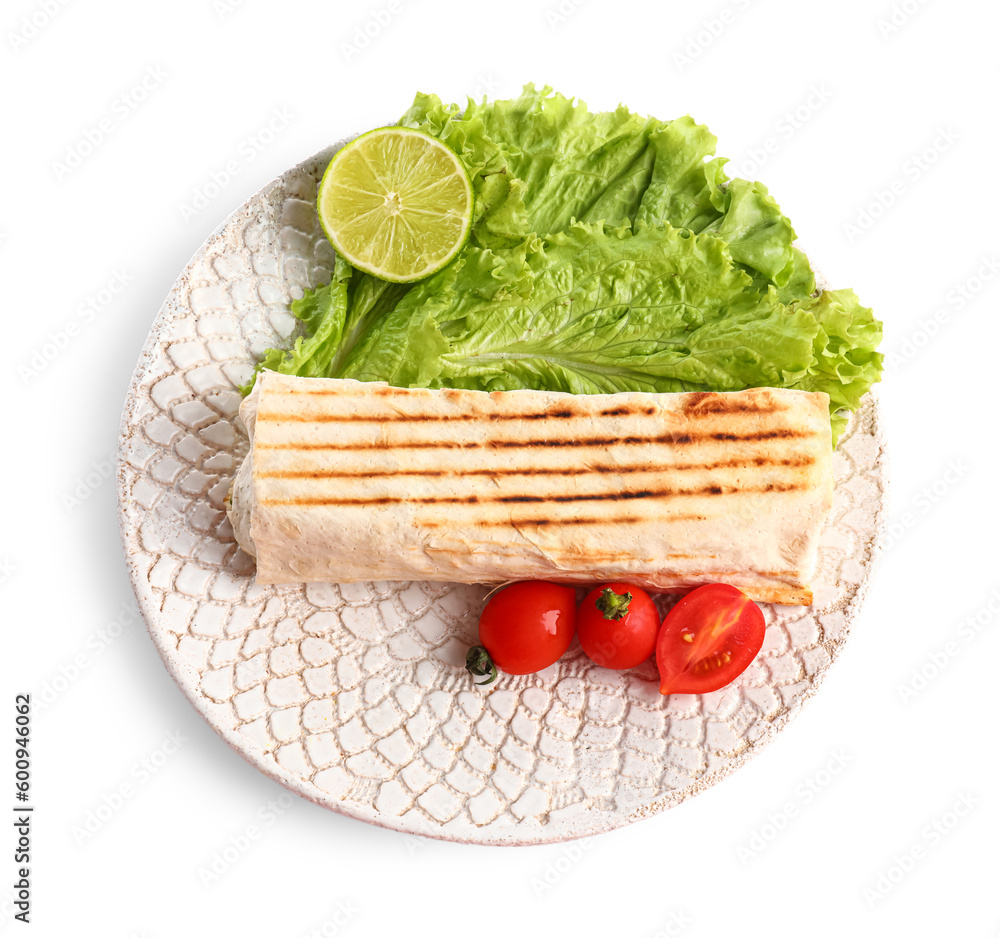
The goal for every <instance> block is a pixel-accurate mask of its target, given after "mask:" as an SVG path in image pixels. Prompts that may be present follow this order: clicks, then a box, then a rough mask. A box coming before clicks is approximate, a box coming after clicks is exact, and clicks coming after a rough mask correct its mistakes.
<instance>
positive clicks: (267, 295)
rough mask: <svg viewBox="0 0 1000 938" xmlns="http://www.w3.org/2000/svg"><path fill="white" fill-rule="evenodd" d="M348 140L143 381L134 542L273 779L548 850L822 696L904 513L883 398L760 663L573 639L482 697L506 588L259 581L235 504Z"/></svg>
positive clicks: (624, 820)
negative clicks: (259, 364) (733, 670)
mask: <svg viewBox="0 0 1000 938" xmlns="http://www.w3.org/2000/svg"><path fill="white" fill-rule="evenodd" d="M343 142H346V141H341V144H342V143H343ZM341 144H338V145H335V146H333V147H331V148H329V149H327V150H325V151H323V152H322V153H319V154H317V155H316V156H315V157H313V158H312V159H309V160H306V161H305V162H303V163H301V164H300V165H298V166H296V167H294V168H293V169H291V170H289V171H288V172H286V173H284V174H283V175H282V176H280V177H279V178H278V179H276V180H275V181H274V182H273V183H271V184H270V185H268V186H266V187H265V188H264V189H262V190H261V191H260V192H258V193H257V194H256V195H254V196H253V197H252V198H250V199H249V200H248V201H247V202H246V203H245V204H244V205H243V206H242V207H241V208H240V209H239V210H237V211H236V212H235V213H234V214H233V215H232V216H231V217H230V218H229V219H228V220H227V221H226V222H225V223H224V224H223V225H221V226H220V227H219V228H218V229H217V230H216V231H215V232H214V233H213V234H212V235H211V236H210V237H209V239H208V240H207V241H206V242H205V244H204V245H203V246H202V248H201V249H200V250H199V251H198V252H197V253H196V254H195V256H194V257H193V258H192V260H191V262H190V263H189V264H188V265H187V267H186V268H185V269H184V271H183V272H182V274H181V275H180V277H179V278H178V279H177V282H176V284H175V285H174V287H173V289H172V290H171V292H170V294H169V296H168V297H167V299H166V301H165V303H164V304H163V307H162V309H161V310H160V312H159V314H158V316H157V317H156V320H155V322H154V323H153V326H152V329H151V331H150V333H149V336H148V337H147V339H146V343H145V346H144V348H143V351H142V354H141V356H140V358H139V362H138V365H137V367H136V370H135V374H134V375H133V378H132V382H131V386H130V388H129V391H128V396H127V399H126V403H125V408H124V413H123V417H122V425H121V436H120V441H119V460H118V493H119V515H120V523H121V533H122V542H123V545H124V550H125V557H126V561H127V564H128V568H129V573H130V576H131V580H132V585H133V588H134V590H135V594H136V597H137V599H138V602H139V606H140V609H141V610H142V614H143V616H144V618H145V620H146V624H147V626H148V628H149V632H150V635H151V636H152V638H153V641H154V642H155V644H156V647H157V649H158V650H159V653H160V655H161V656H162V658H163V662H164V664H165V665H166V667H167V670H168V671H169V672H170V674H171V675H172V676H173V677H174V679H175V680H176V681H177V683H178V684H179V685H180V687H181V689H182V690H183V691H184V693H185V694H186V696H187V697H188V699H189V700H190V701H191V703H192V704H193V705H194V706H195V708H196V709H197V710H198V712H199V713H201V715H202V716H203V717H204V718H205V719H206V720H207V721H208V723H209V724H210V725H211V726H212V727H213V728H214V729H215V730H216V731H217V732H218V733H219V735H220V736H221V737H222V738H223V739H224V740H225V741H226V742H227V743H228V744H229V745H230V746H231V747H232V748H233V749H235V750H236V751H237V752H239V753H240V754H241V755H242V756H243V757H244V758H246V759H247V761H249V762H250V763H251V764H253V765H254V766H256V767H257V768H258V769H260V770H261V771H262V772H265V773H267V774H268V775H269V776H271V777H272V778H274V779H276V780H277V781H279V782H280V783H281V784H283V785H285V786H286V787H287V788H289V789H291V790H292V791H295V792H297V793H298V794H300V795H302V796H303V797H305V798H308V799H309V800H311V801H314V802H316V803H317V804H320V805H323V806H324V807H327V808H330V809H331V810H334V811H337V812H340V813H342V814H346V815H349V816H351V817H354V818H358V819H360V820H363V821H368V822H370V823H373V824H378V825H381V826H384V827H389V828H392V829H395V830H398V831H405V832H408V833H413V834H422V835H427V836H431V837H440V838H445V839H449V840H454V841H461V842H473V843H482V844H539V843H551V842H556V841H562V840H567V839H570V838H575V837H583V836H589V835H593V834H597V833H600V832H602V831H608V830H612V829H614V828H617V827H621V826H623V825H625V824H628V823H630V822H632V821H634V820H637V819H639V818H642V817H647V816H649V815H652V814H654V813H656V812H658V811H661V810H663V809H664V808H668V807H671V806H673V805H676V804H679V803H680V802H681V801H684V800H685V799H686V798H689V797H691V796H692V795H694V794H697V793H698V792H700V791H703V790H704V789H706V788H708V787H709V786H711V785H714V784H715V783H717V782H718V781H720V780H721V779H723V778H724V777H725V776H727V775H728V774H730V773H731V772H732V771H734V770H735V769H736V768H738V767H739V766H741V765H742V764H744V763H745V762H746V760H747V759H748V758H749V757H750V756H752V755H753V754H754V753H756V752H758V751H759V750H760V749H761V747H762V746H764V745H765V744H766V743H767V742H768V741H769V740H770V739H772V738H773V737H774V735H775V734H776V733H777V732H778V731H779V730H780V729H781V728H782V727H783V726H785V725H786V724H787V723H788V721H789V720H790V719H791V718H792V717H793V716H794V715H795V714H796V713H797V712H798V710H799V708H800V707H801V706H802V704H803V702H804V701H805V700H806V699H808V698H809V697H810V696H811V695H812V694H813V693H814V692H815V691H816V688H817V687H818V686H819V683H820V681H821V680H822V677H823V675H824V673H825V672H826V670H827V669H828V668H829V667H830V665H831V663H832V662H833V660H834V659H835V658H836V656H837V654H838V652H839V651H840V649H841V647H842V646H843V643H844V641H845V639H846V637H847V633H848V630H849V628H850V625H851V620H852V619H853V617H854V616H855V615H856V614H857V611H858V608H859V605H860V603H861V601H862V598H863V596H864V593H865V591H866V588H867V586H868V583H869V581H870V577H871V575H872V571H873V566H874V560H875V554H876V552H877V547H876V544H877V542H878V540H879V538H880V535H881V531H882V529H883V527H884V523H885V485H884V482H885V474H884V446H883V441H882V431H881V424H880V413H879V408H878V404H877V401H876V399H875V398H874V397H873V396H871V395H869V396H868V398H867V399H866V401H865V403H864V405H863V406H862V408H861V409H860V410H859V411H858V412H857V414H855V415H854V417H853V419H852V421H851V424H850V426H849V428H848V430H847V432H846V433H845V434H844V436H843V438H842V439H841V442H840V444H839V446H838V448H837V451H836V453H835V456H834V470H835V477H836V489H835V498H834V507H833V511H832V513H831V516H830V518H829V521H828V523H827V525H826V527H825V529H824V531H823V534H822V539H821V545H820V550H819V566H818V571H817V575H816V577H815V580H814V591H815V596H816V601H815V603H814V605H813V606H811V607H808V608H802V607H792V606H773V605H764V606H763V609H764V612H765V616H766V619H767V623H768V625H767V634H766V638H765V642H764V648H763V650H762V652H761V654H760V655H759V656H758V658H757V659H756V661H755V662H754V663H753V664H752V665H751V666H750V668H749V669H748V670H747V671H746V672H744V674H743V675H742V676H741V677H740V678H739V679H738V680H737V681H736V682H735V683H734V684H732V685H730V686H729V687H727V688H725V689H723V690H721V691H717V692H715V693H712V694H705V695H701V696H693V695H690V696H689V695H677V696H671V697H666V698H665V697H662V696H661V695H660V694H659V691H658V685H657V682H656V681H655V669H654V668H653V665H652V663H647V664H646V665H645V666H644V667H643V668H639V669H635V670H633V671H630V672H614V671H608V670H605V669H602V668H599V667H597V666H596V665H594V664H592V663H591V662H590V661H589V659H587V658H586V656H585V655H584V654H583V653H582V651H581V650H580V649H579V646H578V645H577V644H576V643H575V642H574V645H573V647H572V648H571V650H570V652H569V653H568V654H567V655H566V656H564V658H563V659H562V660H561V661H559V662H558V663H557V664H555V665H553V666H552V667H550V668H548V669H546V670H545V671H542V672H540V673H538V674H533V675H527V676H523V677H511V676H506V675H504V676H502V677H501V679H500V680H499V681H498V682H497V684H495V685H491V686H490V687H488V688H476V687H474V686H473V685H472V682H471V679H470V678H469V675H468V674H467V673H466V671H465V670H464V662H465V652H466V649H467V648H468V646H469V645H470V644H475V640H476V626H477V621H478V616H479V612H480V610H481V608H482V604H483V600H484V597H485V595H486V593H487V588H486V587H477V586H464V585H455V584H432V583H365V584H341V585H334V584H311V585H300V586H294V587H261V586H257V585H256V584H255V582H254V577H253V572H254V567H253V562H252V560H251V559H250V558H249V557H247V556H246V555H245V554H244V553H243V552H242V551H240V550H239V549H238V547H237V545H236V543H235V541H234V539H233V533H232V529H231V527H230V525H229V522H228V520H227V518H226V513H225V507H224V499H225V497H226V494H227V492H228V490H229V486H230V484H231V482H232V479H233V476H234V474H235V471H236V468H237V467H238V465H239V463H240V461H241V460H242V458H243V456H244V454H245V452H246V448H247V443H246V436H245V433H244V431H243V429H242V427H241V425H240V424H239V422H238V420H237V411H238V408H239V404H240V401H241V397H240V393H239V390H238V389H239V386H240V385H241V384H243V383H244V382H245V381H246V380H247V379H248V378H249V376H250V374H251V372H252V369H253V363H254V362H255V361H256V360H257V358H258V357H259V356H260V355H261V353H263V351H264V350H265V349H267V348H269V347H272V346H274V345H276V344H287V343H288V342H289V339H290V336H291V334H292V331H293V329H294V326H295V320H294V319H293V317H292V316H291V314H290V313H289V312H288V311H287V307H288V303H289V302H290V300H291V299H293V298H295V297H298V296H301V294H302V291H303V290H305V289H307V288H309V287H312V286H315V285H316V284H318V283H325V282H326V281H327V280H328V279H329V276H330V271H331V269H332V265H333V260H334V254H333V249H332V248H331V247H330V245H329V243H328V242H327V240H326V238H325V237H324V236H323V233H322V231H321V230H320V227H319V224H318V221H317V218H316V213H315V209H314V201H315V197H316V190H317V186H318V184H319V180H320V178H321V176H322V172H323V169H324V168H325V166H326V164H327V163H328V162H329V159H330V157H331V155H332V154H333V153H334V152H335V150H336V149H337V146H339V145H341ZM659 601H660V602H664V600H659Z"/></svg>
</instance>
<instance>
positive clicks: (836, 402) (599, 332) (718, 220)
mask: <svg viewBox="0 0 1000 938" xmlns="http://www.w3.org/2000/svg"><path fill="white" fill-rule="evenodd" d="M400 124H402V125H404V126H408V127H413V128H416V129H419V130H422V131H424V132H426V133H429V134H432V135H434V136H436V137H438V138H440V139H441V140H443V141H444V142H445V143H447V144H448V145H449V146H450V147H451V148H452V149H453V150H454V151H455V152H456V153H457V154H458V155H459V157H460V158H461V159H462V161H463V163H464V165H465V166H466V168H467V169H468V171H469V175H470V178H471V179H472V184H473V191H474V195H475V200H476V202H475V213H474V216H473V225H472V230H471V233H470V238H469V242H468V244H467V245H466V247H465V248H464V249H463V251H462V252H460V253H459V255H458V256H457V257H456V258H455V259H454V260H453V261H452V263H451V264H450V265H448V266H447V267H446V268H445V269H444V270H441V271H439V272H438V273H437V274H435V275H433V276H431V277H430V278H428V279H426V280H424V281H422V282H420V283H418V284H416V285H413V286H410V285H398V284H387V283H384V282H383V281H380V280H377V279H375V278H373V277H371V276H370V275H368V274H363V273H361V272H360V271H356V270H352V269H351V268H350V267H349V266H348V265H347V264H346V263H344V262H343V261H342V260H341V259H339V258H338V259H337V262H336V266H335V268H334V271H333V274H332V277H331V280H330V282H329V283H328V284H324V285H322V286H318V287H316V288H315V289H313V290H310V291H307V292H306V294H305V296H303V297H302V298H301V299H299V300H296V301H294V302H293V303H292V307H291V308H292V312H293V313H294V314H295V316H296V317H297V318H298V319H299V321H300V322H301V330H300V333H301V334H300V335H299V336H298V337H297V338H296V339H295V341H294V344H293V346H292V348H291V349H287V350H282V349H271V350H269V351H268V352H267V353H266V354H265V355H264V357H263V359H262V360H261V362H260V364H259V368H268V369H271V370H276V371H281V372H283V373H286V374H299V375H307V376H327V377H350V378H358V379H361V380H365V381H388V382H390V383H392V384H395V385H399V386H423V387H463V388H481V389H484V390H496V389H508V388H537V389H543V390H563V391H570V392H573V393H579V394H585V393H597V392H612V391H624V390H647V391H679V390H717V391H729V390H738V389H741V388H745V387H754V386H773V387H792V388H801V389H804V390H813V391H825V392H826V393H828V394H829V395H830V406H831V413H832V414H833V415H834V432H835V436H836V435H837V434H838V433H839V432H840V431H841V429H842V428H843V426H844V425H845V423H846V418H845V417H844V416H843V413H842V411H843V410H853V409H855V408H857V406H858V404H859V401H860V398H861V397H862V395H863V394H864V393H865V392H866V391H867V390H868V389H869V388H870V387H871V385H872V384H873V383H874V382H876V381H878V380H879V377H880V375H881V370H882V357H881V355H879V354H878V352H877V351H876V349H877V346H878V343H879V341H880V340H881V324H880V323H879V322H878V321H877V320H875V319H874V317H873V316H872V313H871V310H869V309H866V308H864V307H863V306H861V304H860V302H859V301H858V299H857V297H856V296H855V295H854V293H853V292H852V291H850V290H840V291H827V292H823V293H818V292H817V290H816V282H815V276H814V274H813V271H812V269H811V266H810V264H809V260H808V258H807V257H806V256H805V254H803V253H802V252H801V251H800V250H798V249H797V248H796V247H795V246H794V243H793V242H794V240H795V232H794V230H793V228H792V225H791V223H790V222H789V220H788V219H787V218H786V217H785V216H784V215H783V214H782V212H781V209H780V207H779V206H778V204H777V203H776V202H775V200H774V199H773V197H772V196H771V195H770V193H769V192H768V190H767V189H766V188H765V187H764V186H763V185H762V184H761V183H758V182H749V181H747V180H744V179H729V178H728V177H727V176H726V174H725V171H724V166H725V163H726V161H725V160H724V159H722V158H720V157H716V156H715V147H716V138H715V137H714V136H713V135H712V133H711V132H710V131H709V130H708V128H706V127H704V126H703V125H700V124H697V123H696V122H695V121H694V120H692V119H691V118H690V117H682V118H679V119H677V120H673V121H659V120H656V119H653V118H648V117H642V116H639V115H637V114H634V113H632V112H631V111H629V110H628V109H627V108H624V107H619V108H617V109H616V110H614V111H607V112H600V113H592V112H590V111H588V109H587V107H586V105H584V104H583V103H581V102H578V101H573V100H572V99H569V98H566V97H564V96H563V95H560V94H558V93H554V92H552V91H551V89H549V88H543V89H541V90H537V89H535V88H534V86H532V85H527V86H526V87H525V89H524V91H523V92H522V94H521V95H520V96H519V97H517V98H514V99H512V100H506V101H486V100H483V101H482V102H478V103H477V102H475V101H471V100H470V101H469V102H468V103H467V105H466V106H465V108H464V109H460V108H459V106H458V105H456V104H445V103H444V102H442V101H441V100H440V99H439V98H438V97H436V96H435V95H425V94H418V95H417V96H416V98H415V100H414V103H413V106H412V107H411V108H410V109H409V110H408V111H407V112H406V114H404V115H403V117H402V118H401V120H400ZM248 389H249V388H247V389H245V390H248Z"/></svg>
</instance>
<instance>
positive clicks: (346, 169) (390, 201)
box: [316, 127, 473, 283]
mask: <svg viewBox="0 0 1000 938" xmlns="http://www.w3.org/2000/svg"><path fill="white" fill-rule="evenodd" d="M316 208H317V211H318V212H319V220H320V223H321V224H322V225H323V230H324V231H325V232H326V236H327V237H328V238H329V239H330V243H331V244H333V246H334V247H335V248H336V249H337V251H338V253H339V254H340V255H341V256H342V257H343V258H344V260H346V261H347V262H348V263H349V264H350V265H351V266H352V267H357V268H358V269H359V270H363V271H365V272H366V273H369V274H372V275H373V276H375V277H378V278H380V279H381V280H392V281H394V282H396V283H409V282H410V281H413V280H420V279H422V278H424V277H428V276H430V275H431V274H432V273H434V272H435V271H437V270H440V269H441V268H442V267H444V266H445V264H447V263H448V261H450V260H451V259H452V258H453V257H454V256H455V255H456V254H457V253H458V252H459V251H460V250H461V248H462V245H463V244H465V241H466V239H467V238H468V237H469V229H470V228H471V226H472V208H473V196H472V182H471V181H470V179H469V174H468V172H466V169H465V167H464V166H463V165H462V161H461V160H460V159H459V158H458V156H456V155H455V153H454V151H453V150H451V149H450V148H449V147H448V146H446V145H445V144H443V143H442V142H441V141H440V140H438V139H437V138H436V137H431V136H430V135H428V134H425V133H422V132H421V131H419V130H411V129H410V128H408V127H380V128H379V129H378V130H371V131H369V132H368V133H366V134H362V135H361V136H360V137H357V138H356V139H354V140H352V141H351V142H350V143H348V144H346V145H345V146H343V147H341V148H340V149H339V150H338V151H337V152H336V153H335V154H334V156H333V159H332V160H331V161H330V165H329V166H328V167H327V169H326V172H325V173H324V174H323V181H322V182H321V183H320V186H319V197H318V199H317V204H316Z"/></svg>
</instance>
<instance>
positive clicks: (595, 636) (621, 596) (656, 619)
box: [576, 583, 660, 669]
mask: <svg viewBox="0 0 1000 938" xmlns="http://www.w3.org/2000/svg"><path fill="white" fill-rule="evenodd" d="M576 631H577V634H578V635H579V636H580V645H581V646H582V648H583V650H584V651H585V652H586V653H587V657H588V658H590V660H591V661H593V662H594V664H599V665H600V666H601V667H602V668H619V669H620V668H634V667H635V666H636V665H637V664H642V663H643V661H645V660H646V659H647V658H648V657H649V656H650V655H651V654H652V653H653V651H654V650H655V649H656V635H657V633H658V632H659V631H660V614H659V612H657V611H656V606H654V605H653V600H651V599H650V598H649V596H648V595H647V594H646V593H644V592H643V591H642V590H641V589H637V588H636V587H634V586H629V585H628V584H627V583H609V584H608V585H607V586H599V587H597V589H595V590H592V591H591V592H589V593H588V594H587V598H586V599H584V601H583V602H582V603H581V605H580V611H579V612H578V613H577V619H576Z"/></svg>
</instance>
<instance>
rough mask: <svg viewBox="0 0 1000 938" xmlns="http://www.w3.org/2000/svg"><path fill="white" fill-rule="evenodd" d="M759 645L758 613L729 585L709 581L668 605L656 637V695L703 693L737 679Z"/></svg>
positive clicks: (761, 618)
mask: <svg viewBox="0 0 1000 938" xmlns="http://www.w3.org/2000/svg"><path fill="white" fill-rule="evenodd" d="M763 644H764V613H762V612H761V611H760V607H759V606H758V605H757V604H756V603H755V602H753V601H752V600H751V599H750V597H749V596H747V595H746V594H745V593H743V592H741V591H740V590H738V589H737V588H736V587H735V586H727V585H726V584H724V583H711V584H709V585H708V586H701V587H699V588H698V589H696V590H694V591H692V592H690V593H688V594H687V596H685V597H684V598H683V599H681V600H680V602H678V603H677V605H676V606H674V608H673V609H671V610H670V612H668V613H667V617H666V618H665V619H664V620H663V625H662V626H661V627H660V634H659V635H658V636H657V639H656V666H657V668H659V671H660V693H661V694H707V693H709V692H710V691H713V690H718V689H719V688H720V687H725V686H726V685H727V684H728V683H730V682H731V681H733V680H735V679H736V678H737V677H739V676H740V675H741V674H742V673H743V672H744V671H745V670H746V668H747V666H748V665H749V664H750V662H751V661H753V659H754V658H756V657H757V652H759V651H760V648H761V645H763Z"/></svg>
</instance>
